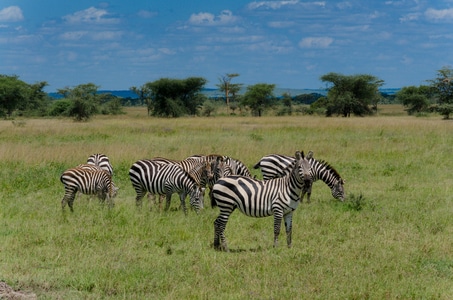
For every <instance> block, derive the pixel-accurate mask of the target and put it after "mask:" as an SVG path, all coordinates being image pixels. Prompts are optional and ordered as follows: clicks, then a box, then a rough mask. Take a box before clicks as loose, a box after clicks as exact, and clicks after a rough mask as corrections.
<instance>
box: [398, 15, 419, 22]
mask: <svg viewBox="0 0 453 300" xmlns="http://www.w3.org/2000/svg"><path fill="white" fill-rule="evenodd" d="M419 18H420V14H419V13H411V14H407V15H404V16H402V17H401V18H400V19H399V20H400V22H401V23H405V22H410V21H416V20H418V19H419Z"/></svg>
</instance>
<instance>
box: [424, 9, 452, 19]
mask: <svg viewBox="0 0 453 300" xmlns="http://www.w3.org/2000/svg"><path fill="white" fill-rule="evenodd" d="M425 16H426V17H427V18H428V19H429V20H453V8H447V9H434V8H429V9H427V10H426V12H425Z"/></svg>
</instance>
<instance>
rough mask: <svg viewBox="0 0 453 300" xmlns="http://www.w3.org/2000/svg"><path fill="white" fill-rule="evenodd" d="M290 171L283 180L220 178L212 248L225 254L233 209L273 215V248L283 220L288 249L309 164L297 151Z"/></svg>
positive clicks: (240, 177) (256, 215) (261, 214)
mask: <svg viewBox="0 0 453 300" xmlns="http://www.w3.org/2000/svg"><path fill="white" fill-rule="evenodd" d="M295 156H296V159H295V160H294V162H293V164H292V171H291V173H290V174H288V175H287V176H284V177H280V178H276V179H270V180H256V179H254V178H251V177H243V176H237V175H233V176H229V177H225V178H221V179H220V180H219V181H218V182H217V183H216V184H215V185H214V188H213V191H212V194H213V197H214V200H215V202H216V204H217V206H218V207H219V209H220V214H219V216H218V217H217V219H216V220H215V221H214V248H215V249H217V250H224V251H228V247H227V243H226V239H225V227H226V224H227V222H228V218H229V217H230V215H231V213H232V212H233V211H234V210H235V209H236V208H239V210H240V211H241V212H242V213H244V214H245V215H247V216H250V217H257V218H258V217H268V216H271V215H273V216H274V247H276V246H277V244H278V236H279V234H280V227H281V222H282V219H284V220H285V228H286V240H287V244H288V247H291V233H292V215H293V211H294V210H295V209H296V208H297V206H298V205H299V200H300V198H299V195H300V191H301V189H302V188H303V186H304V185H305V184H307V183H308V182H309V181H310V180H311V178H310V163H309V162H308V160H307V159H306V158H305V157H304V154H303V152H302V153H301V152H299V151H297V152H296V155H295Z"/></svg>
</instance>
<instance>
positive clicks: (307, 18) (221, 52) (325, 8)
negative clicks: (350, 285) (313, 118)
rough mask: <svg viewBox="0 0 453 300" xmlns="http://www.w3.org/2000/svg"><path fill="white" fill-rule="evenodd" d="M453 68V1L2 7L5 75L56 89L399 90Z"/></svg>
mask: <svg viewBox="0 0 453 300" xmlns="http://www.w3.org/2000/svg"><path fill="white" fill-rule="evenodd" d="M452 65H453V0H436V1H425V0H394V1H386V0H379V1H377V0H376V1H375V0H370V1H363V0H350V1H302V0H300V1H299V0H288V1H253V2H252V1H239V0H229V1H224V0H214V1H213V0H197V1H180V0H178V1H176V0H165V1H145V0H134V1H130V0H128V1H120V0H110V1H105V2H97V1H88V0H77V1H61V0H42V1H37V0H1V1H0V74H6V75H13V74H14V75H18V76H19V77H20V79H22V80H24V81H26V82H27V83H35V82H38V81H47V82H48V83H49V86H48V87H47V88H46V90H48V91H55V90H56V89H59V88H63V87H71V86H76V85H78V84H82V83H89V82H92V83H94V84H96V85H98V86H100V89H113V90H121V89H129V88H130V87H131V86H141V85H142V84H144V83H146V82H149V81H154V80H157V79H159V78H162V77H169V78H180V79H183V78H187V77H190V76H201V77H204V78H206V79H207V80H208V84H207V85H206V86H207V87H215V85H216V84H217V83H219V78H220V77H221V76H222V75H224V74H227V73H238V74H240V76H239V77H237V78H234V82H236V83H243V84H245V85H251V84H256V83H272V84H276V85H277V87H280V88H314V89H316V88H322V87H323V86H324V84H323V83H322V82H321V81H320V80H319V77H320V76H322V75H324V74H326V73H329V72H337V73H342V74H345V75H352V74H371V75H374V76H377V77H379V78H380V79H382V80H384V81H385V85H384V87H387V88H393V87H402V86H408V85H420V84H424V83H425V80H427V79H432V78H434V77H435V74H436V71H437V70H439V69H440V68H442V67H443V66H452Z"/></svg>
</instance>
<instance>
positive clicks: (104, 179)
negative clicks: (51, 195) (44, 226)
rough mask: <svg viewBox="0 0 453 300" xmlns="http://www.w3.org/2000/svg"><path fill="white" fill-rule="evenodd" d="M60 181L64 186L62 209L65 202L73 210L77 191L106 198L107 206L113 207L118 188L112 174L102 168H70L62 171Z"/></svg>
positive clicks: (102, 198) (101, 198) (103, 199)
mask: <svg viewBox="0 0 453 300" xmlns="http://www.w3.org/2000/svg"><path fill="white" fill-rule="evenodd" d="M60 181H61V182H62V183H63V185H64V188H65V194H64V196H63V199H62V200H61V207H62V208H63V209H64V207H65V206H66V203H68V206H69V208H70V210H71V211H72V212H73V211H74V208H73V203H74V198H75V195H76V193H77V192H80V193H82V194H86V195H97V196H98V197H99V199H100V200H101V201H102V202H104V201H105V199H106V198H107V202H108V203H109V207H113V205H114V203H113V198H114V197H115V196H116V194H117V191H118V188H117V187H116V186H115V185H114V184H113V181H112V176H110V174H109V173H108V172H106V171H104V170H89V169H85V168H72V169H68V170H66V171H64V172H63V174H62V175H61V176H60Z"/></svg>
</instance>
